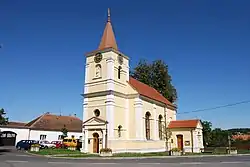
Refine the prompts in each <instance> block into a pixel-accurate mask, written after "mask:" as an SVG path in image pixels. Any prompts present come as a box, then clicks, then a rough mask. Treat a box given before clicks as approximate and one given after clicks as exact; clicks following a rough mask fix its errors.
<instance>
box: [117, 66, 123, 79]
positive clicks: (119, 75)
mask: <svg viewBox="0 0 250 167" xmlns="http://www.w3.org/2000/svg"><path fill="white" fill-rule="evenodd" d="M121 70H122V67H121V66H119V67H118V79H121Z"/></svg>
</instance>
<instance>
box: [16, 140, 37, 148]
mask: <svg viewBox="0 0 250 167" xmlns="http://www.w3.org/2000/svg"><path fill="white" fill-rule="evenodd" d="M32 144H39V143H38V141H37V140H20V141H19V142H17V144H16V149H18V150H29V149H30V147H31V145H32Z"/></svg>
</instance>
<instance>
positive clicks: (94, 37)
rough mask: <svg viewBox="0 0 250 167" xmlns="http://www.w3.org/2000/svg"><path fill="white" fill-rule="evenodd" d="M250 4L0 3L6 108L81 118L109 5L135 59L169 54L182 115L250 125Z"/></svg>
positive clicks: (11, 112)
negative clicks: (87, 73)
mask: <svg viewBox="0 0 250 167" xmlns="http://www.w3.org/2000/svg"><path fill="white" fill-rule="evenodd" d="M249 6H250V2H249V1H247V0H245V1H244V0H240V1H236V0H235V1H232V0H224V1H223V0H203V1H200V0H189V1H186V0H178V1H163V0H162V1H157V2H156V1H148V2H146V1H145V2H143V3H139V1H138V2H136V1H130V0H129V1H108V0H107V1H101V0H100V1H95V0H92V1H80V0H72V1H64V0H61V1H56V0H54V1H49V0H42V1H41V0H37V1H31V0H25V1H14V0H1V1H0V20H1V25H0V43H2V44H3V48H2V49H0V78H1V80H0V81H1V82H0V93H1V95H0V107H3V108H5V109H6V111H7V112H8V117H9V118H10V119H11V120H13V121H29V120H31V119H32V118H34V117H37V116H39V115H40V114H42V113H44V112H52V113H55V114H59V113H60V112H61V113H62V114H64V115H69V114H77V116H79V117H82V97H81V96H80V94H81V93H82V91H83V85H84V65H85V56H84V53H86V52H89V51H93V50H95V49H97V47H98V44H99V42H100V38H101V35H102V32H103V29H104V26H105V21H106V15H107V14H106V12H107V8H108V7H110V8H111V19H112V24H113V28H114V31H115V34H116V39H117V43H118V47H119V48H120V50H121V51H122V52H123V53H125V54H126V55H128V56H129V57H130V59H131V61H130V66H131V69H132V68H133V67H134V66H135V65H136V64H137V63H138V61H139V60H140V59H147V60H149V61H152V60H155V59H163V60H164V61H165V62H166V63H167V64H168V65H169V70H170V74H171V75H172V78H173V83H174V85H175V86H176V88H177V91H178V95H179V99H178V106H179V107H178V113H179V114H178V116H177V117H178V119H192V118H200V119H203V120H209V121H211V122H212V123H213V125H214V126H215V127H221V128H231V127H250V122H249V117H250V112H249V108H250V103H248V104H242V105H237V106H233V107H228V108H221V109H217V110H211V111H204V112H198V113H189V114H180V113H182V112H189V111H193V110H197V109H204V108H210V107H215V106H218V105H224V104H228V103H235V102H239V101H245V100H250V89H249V85H250V68H249V67H250V56H249V54H250V48H249V45H250V41H249V39H250V22H249V17H250V11H249Z"/></svg>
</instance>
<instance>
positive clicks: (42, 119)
mask: <svg viewBox="0 0 250 167" xmlns="http://www.w3.org/2000/svg"><path fill="white" fill-rule="evenodd" d="M1 126H2V127H11V128H27V129H33V130H47V131H61V130H62V128H66V129H67V130H68V131H69V132H82V120H81V119H79V118H77V117H76V116H62V115H53V114H50V113H46V114H43V115H41V116H39V117H37V118H35V119H33V120H32V121H30V122H28V123H21V122H9V123H8V124H7V125H1Z"/></svg>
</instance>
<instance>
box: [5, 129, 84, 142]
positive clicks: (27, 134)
mask: <svg viewBox="0 0 250 167" xmlns="http://www.w3.org/2000/svg"><path fill="white" fill-rule="evenodd" d="M0 131H1V132H3V131H11V132H15V133H16V134H17V136H16V143H17V142H19V141H20V140H40V135H46V140H48V141H50V142H51V141H56V140H58V137H59V135H62V132H61V131H40V130H29V129H22V128H7V127H0ZM72 135H74V136H75V138H77V139H79V138H80V136H82V133H81V132H68V137H71V136H72Z"/></svg>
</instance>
